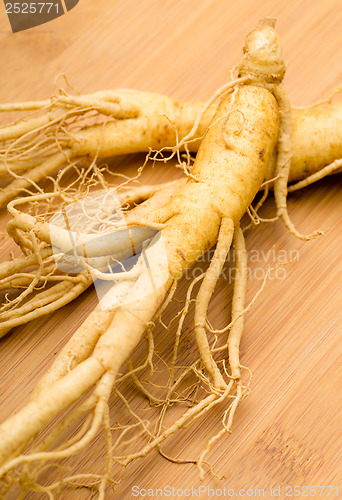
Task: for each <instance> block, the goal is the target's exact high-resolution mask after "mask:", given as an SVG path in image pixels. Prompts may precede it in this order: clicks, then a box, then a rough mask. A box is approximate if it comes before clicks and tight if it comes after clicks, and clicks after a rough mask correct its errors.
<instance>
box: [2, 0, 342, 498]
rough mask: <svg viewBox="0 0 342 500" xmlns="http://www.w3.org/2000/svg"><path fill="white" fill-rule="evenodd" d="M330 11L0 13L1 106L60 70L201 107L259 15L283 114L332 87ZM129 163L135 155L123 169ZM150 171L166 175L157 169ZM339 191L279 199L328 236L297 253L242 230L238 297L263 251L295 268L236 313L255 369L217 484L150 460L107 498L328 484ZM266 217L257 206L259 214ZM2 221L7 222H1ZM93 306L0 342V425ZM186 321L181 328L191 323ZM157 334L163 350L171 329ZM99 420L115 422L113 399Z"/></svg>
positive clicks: (222, 306)
mask: <svg viewBox="0 0 342 500" xmlns="http://www.w3.org/2000/svg"><path fill="white" fill-rule="evenodd" d="M341 7H342V5H341V2H340V0H336V1H333V0H314V1H313V0H303V1H299V0H278V1H276V0H263V1H257V0H216V1H214V0H173V1H172V0H164V1H160V0H140V1H138V0H120V1H118V0H96V1H92V0H80V2H79V4H78V5H77V6H76V7H75V8H74V9H73V10H72V11H70V12H69V13H68V14H66V15H64V16H62V17H61V18H59V19H57V20H54V21H52V22H50V23H48V24H46V25H43V26H40V27H37V28H34V29H31V30H28V31H24V32H20V33H16V34H12V33H11V31H10V26H9V22H8V20H7V18H6V14H5V10H4V6H3V4H2V3H1V6H0V40H1V51H0V62H1V68H2V69H1V71H0V100H1V101H2V102H6V101H15V100H28V99H37V98H39V99H42V98H47V97H49V96H50V94H51V92H52V90H53V85H54V80H55V77H56V75H57V74H58V73H61V72H64V73H66V74H67V76H68V78H69V80H70V82H71V83H72V85H74V86H75V87H76V88H77V89H78V90H79V91H81V92H91V91H96V90H99V89H106V88H115V87H132V88H137V89H142V90H151V91H157V92H161V93H165V94H169V95H172V96H175V97H178V98H181V99H188V100H206V99H207V98H208V97H209V96H210V95H211V93H212V92H213V91H214V90H215V89H216V88H217V87H219V86H220V85H222V84H223V83H224V82H225V80H226V79H227V75H228V70H229V69H230V68H231V67H232V66H233V65H234V64H236V63H237V62H238V61H239V58H240V56H241V48H242V45H243V41H244V37H245V35H246V33H248V32H249V31H250V30H251V29H253V27H255V25H256V24H257V21H258V20H259V18H261V17H264V16H272V17H276V18H277V19H278V22H277V29H278V32H279V33H280V35H281V36H282V39H283V47H284V55H285V59H286V61H287V63H288V71H287V76H286V83H285V88H286V90H287V91H288V94H289V97H290V99H291V101H292V103H293V104H294V105H309V104H310V103H312V102H314V101H315V100H317V99H321V98H324V97H325V96H327V95H328V93H329V92H330V91H331V90H332V89H333V87H335V86H337V85H340V84H341V80H342V78H341V77H342V75H341V60H342V49H341V47H342V8H341ZM140 160H141V158H134V159H132V160H131V162H132V163H131V165H137V164H138V162H139V161H140ZM117 166H118V167H120V161H119V160H118V161H117ZM153 175H154V176H155V177H154V179H157V178H158V176H160V177H162V178H163V179H165V178H166V177H167V175H168V173H167V170H166V167H160V171H157V170H155V171H154V173H153ZM341 180H342V177H341V175H339V176H335V177H334V178H330V179H327V180H324V181H322V182H320V183H319V184H317V185H314V186H312V187H310V188H307V189H305V190H303V191H302V192H298V193H297V194H294V195H291V196H290V197H289V210H290V214H291V216H292V219H293V221H294V222H295V224H296V226H297V227H298V229H299V230H301V231H302V232H310V231H312V230H315V229H317V228H320V229H324V230H326V236H324V237H321V238H318V239H316V240H315V241H311V242H301V241H298V240H296V239H295V238H294V237H292V236H290V235H289V233H288V232H287V230H286V229H285V228H284V226H283V225H282V223H280V222H277V223H275V224H263V225H262V226H259V227H257V228H256V229H254V230H253V231H249V232H248V234H247V247H248V250H249V251H251V250H253V249H254V250H258V251H259V252H261V251H262V250H263V251H264V256H263V257H261V258H260V262H256V263H255V262H254V263H253V262H250V268H251V270H252V277H251V279H250V281H249V284H248V299H249V300H250V299H251V298H252V297H253V296H254V294H255V293H256V291H257V290H258V288H259V287H260V285H261V280H260V273H261V272H262V271H260V272H259V271H257V269H259V268H261V269H265V268H266V267H267V266H269V265H271V264H272V263H273V251H274V254H275V256H276V258H278V257H279V255H280V252H281V251H283V250H285V251H286V252H287V254H286V255H287V256H290V252H291V251H292V252H293V251H295V250H298V252H299V259H298V261H297V262H294V263H292V264H289V265H287V266H286V268H285V271H286V279H277V280H272V281H269V282H268V283H267V285H266V288H265V290H264V291H263V293H262V295H261V297H260V298H259V300H258V301H257V303H256V304H255V306H254V307H253V309H252V310H251V311H250V312H249V313H248V315H247V317H246V327H245V334H244V338H243V341H242V363H243V364H245V365H247V366H249V368H250V369H251V370H252V372H253V380H252V386H251V387H252V393H251V395H250V396H249V397H248V398H247V399H246V400H244V402H243V403H242V404H241V406H240V408H239V410H238V412H237V415H236V420H235V424H234V430H233V433H232V435H231V436H225V437H224V438H223V439H222V440H221V441H220V442H219V444H218V445H217V446H216V447H215V448H214V449H213V451H212V452H211V454H210V455H209V457H208V458H209V459H210V463H211V464H212V465H213V467H214V471H215V473H217V474H218V475H219V476H222V475H224V476H225V479H224V480H219V479H217V478H215V477H212V476H210V474H208V475H207V476H206V477H205V479H204V480H203V481H200V480H199V477H198V472H197V470H196V468H195V467H194V466H193V465H176V464H171V463H169V462H167V461H166V460H165V459H163V458H162V457H161V456H160V455H158V454H157V453H151V455H150V456H149V457H147V458H146V459H143V460H139V461H137V462H136V463H135V464H132V465H131V466H129V467H128V469H127V470H126V474H125V475H124V476H123V479H122V481H121V483H120V484H119V486H118V487H117V488H116V490H115V493H113V492H111V491H110V490H108V498H109V499H113V500H115V499H118V498H124V499H126V498H127V499H128V498H131V488H132V486H133V485H137V486H139V487H140V488H157V487H159V488H162V487H163V486H165V485H171V486H174V487H175V488H176V489H177V488H186V487H191V486H194V487H198V486H199V485H210V486H211V487H212V488H223V487H224V486H225V487H226V488H227V489H228V488H234V489H235V491H237V490H238V489H240V488H245V489H247V488H251V489H254V488H263V489H264V490H265V496H264V498H270V497H271V496H270V487H278V486H281V488H282V490H281V491H282V493H281V498H284V497H285V486H286V485H289V486H302V485H308V486H317V485H333V486H336V485H337V484H338V481H339V480H340V479H341V449H342V439H341V429H342V413H341V399H342V398H341V396H342V391H341V378H342V368H341V366H342V364H341V354H342V351H341V333H340V332H341V318H342V313H341V311H342V308H341V301H342V288H341V272H342V263H341V248H342V234H341V213H342V197H341ZM273 213H274V203H273V200H272V199H269V200H268V202H267V205H266V209H265V212H264V214H266V215H269V216H270V215H272V214H273ZM5 220H6V216H5V215H3V223H2V224H3V226H4V221H5ZM269 250H271V251H272V252H271V254H270V255H268V258H267V252H268V251H269ZM7 258H8V252H7V251H6V252H3V256H2V259H7ZM258 273H259V274H258ZM258 276H259V277H258ZM185 286H186V283H185V284H183V290H184V289H185ZM230 299H231V285H229V284H228V283H227V282H225V281H224V280H221V281H220V283H219V285H218V287H217V291H216V295H215V298H214V299H213V300H212V302H211V305H210V314H209V318H210V319H211V320H212V322H213V323H214V324H215V325H217V326H218V327H222V326H223V325H224V324H225V323H226V322H227V320H228V314H229V303H230ZM95 303H96V294H95V293H94V291H88V292H87V293H85V294H84V295H83V296H82V297H80V298H79V299H78V300H76V301H75V302H74V303H73V304H71V305H69V306H67V307H65V308H64V309H63V310H62V311H58V312H57V313H56V314H54V315H52V316H50V317H48V318H41V319H39V320H37V321H34V322H32V323H30V324H28V325H27V326H24V327H19V328H17V329H15V331H13V332H12V333H10V334H9V335H7V337H6V338H4V339H2V340H1V342H0V343H1V349H0V363H1V364H0V366H1V386H0V403H1V406H0V408H1V410H0V411H1V418H5V417H7V416H8V415H9V414H11V413H13V411H15V409H18V408H20V407H21V406H22V405H23V404H24V403H25V401H26V400H27V398H28V396H29V393H30V390H31V389H32V388H33V386H34V384H35V382H36V381H37V380H38V378H39V376H40V375H41V374H42V373H43V371H44V369H45V368H46V367H47V366H48V365H49V363H50V362H51V360H52V359H53V357H54V355H55V354H56V353H57V352H58V350H59V349H60V348H61V346H62V345H63V344H64V342H65V341H66V339H67V338H69V337H70V335H71V334H72V333H73V331H75V329H76V327H77V326H78V325H79V324H80V323H81V322H82V320H83V319H84V317H85V316H86V315H87V314H88V312H89V310H90V309H91V308H92V307H93V306H94V305H95ZM170 314H172V312H171V313H170ZM187 325H188V330H189V331H190V333H191V325H192V323H191V318H189V320H188V323H187ZM173 334H174V332H173ZM160 335H161V336H163V335H164V336H165V333H163V332H161V333H160ZM168 335H171V338H170V339H169V340H168V341H167V342H169V345H170V346H172V332H171V333H170V334H168ZM194 356H197V354H196V352H195V351H194ZM127 391H128V393H129V391H131V389H130V388H129V387H128V388H127ZM132 394H133V395H134V392H133V393H132ZM111 415H112V419H113V421H115V419H116V405H115V401H114V400H113V401H112V403H111ZM219 428H220V424H219V420H218V414H213V415H210V416H208V418H206V420H202V421H199V422H198V424H197V425H196V426H195V427H194V428H193V429H192V430H191V431H190V432H187V433H180V435H178V437H176V438H175V439H173V441H171V442H170V444H169V445H168V446H167V448H166V449H167V452H168V453H170V454H172V455H173V456H181V457H196V456H197V455H198V453H199V452H200V451H201V450H202V448H203V446H204V443H205V442H206V439H207V438H208V436H209V435H210V434H212V433H214V432H217V431H218V430H219ZM102 451H103V448H102V444H101V443H100V442H99V441H96V442H95V443H93V445H92V446H91V448H89V449H88V451H87V454H86V455H85V456H84V457H83V459H82V460H83V462H82V463H83V466H84V467H85V468H86V469H87V470H88V471H91V470H95V471H97V470H101V467H102V462H101V460H100V456H101V453H102ZM339 460H340V463H339ZM81 465H82V464H81ZM81 465H80V464H78V465H75V467H81ZM78 470H80V469H78ZM49 477H50V476H49V473H48V472H47V478H49ZM341 488H342V485H341ZM255 496H256V495H255ZM323 496H325V495H323ZM90 497H91V493H89V492H88V491H86V490H78V491H76V492H75V491H70V490H63V492H61V493H60V494H59V495H58V496H57V498H61V499H69V498H70V499H74V498H77V499H78V498H79V499H83V498H84V499H86V498H90ZM8 498H17V497H16V496H15V495H14V496H12V497H10V496H9V497H8ZM27 498H32V499H33V498H40V496H38V497H37V496H36V495H29V496H28V497H27ZM329 498H335V496H334V494H333V493H331V494H330V497H329Z"/></svg>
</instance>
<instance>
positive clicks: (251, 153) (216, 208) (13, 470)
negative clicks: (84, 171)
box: [0, 24, 286, 498]
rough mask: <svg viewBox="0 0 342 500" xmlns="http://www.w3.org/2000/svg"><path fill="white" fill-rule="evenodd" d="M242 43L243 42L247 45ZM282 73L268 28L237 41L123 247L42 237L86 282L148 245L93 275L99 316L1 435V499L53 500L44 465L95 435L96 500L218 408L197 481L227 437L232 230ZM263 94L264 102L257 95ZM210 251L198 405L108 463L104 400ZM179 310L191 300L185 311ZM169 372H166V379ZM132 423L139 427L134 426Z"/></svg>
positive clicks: (238, 395) (239, 300)
mask: <svg viewBox="0 0 342 500" xmlns="http://www.w3.org/2000/svg"><path fill="white" fill-rule="evenodd" d="M250 40H251V41H252V43H249V42H250ZM256 47H257V48H258V50H257V55H258V64H256V57H255V48H256ZM251 55H253V57H251ZM250 61H252V64H250ZM284 68H285V65H284V62H283V60H282V56H281V48H280V40H279V37H278V35H277V34H276V33H275V31H274V29H273V28H272V27H271V26H267V24H266V25H262V26H261V27H260V28H258V29H257V30H255V32H254V33H253V36H252V37H248V38H247V43H246V46H245V50H244V58H243V62H242V64H241V67H240V77H239V78H238V79H237V80H236V81H235V82H231V83H230V84H229V85H227V86H226V88H225V89H224V90H225V91H224V95H223V96H222V99H221V102H220V104H219V107H218V110H217V112H216V114H215V116H214V118H213V121H212V123H211V125H210V127H209V130H208V132H207V133H206V135H205V137H204V139H203V141H202V143H201V146H200V149H199V151H198V155H197V158H196V161H195V163H194V165H193V168H192V172H191V176H189V178H188V180H187V182H186V184H185V186H183V187H182V188H181V189H179V190H178V191H177V193H176V194H175V195H173V196H172V197H171V199H170V201H169V202H168V203H167V204H166V205H164V206H162V207H159V208H156V209H152V210H151V211H150V212H149V213H147V214H146V213H145V214H144V213H141V212H139V207H138V208H137V212H136V213H135V214H134V213H133V211H132V214H131V217H130V220H129V224H130V226H129V228H130V231H131V233H130V235H131V237H130V239H129V241H128V244H126V245H124V247H122V239H121V238H120V237H118V238H117V236H118V234H120V229H122V228H118V231H113V232H112V234H110V238H109V241H110V245H112V246H111V248H110V249H109V246H107V243H108V241H107V237H108V236H106V235H105V237H103V238H102V237H101V238H100V241H97V242H96V241H95V244H94V242H93V240H92V238H86V237H84V235H82V234H79V235H76V236H77V239H76V243H75V245H74V246H73V247H72V249H70V232H69V231H65V230H62V229H59V230H58V229H55V228H53V229H52V233H53V235H54V238H55V242H54V245H55V247H56V248H57V253H58V252H59V253H60V254H65V255H66V257H70V258H74V259H75V260H76V262H77V263H82V262H83V265H84V266H85V267H86V269H87V270H88V271H89V272H94V271H93V270H94V269H95V265H94V264H95V261H96V259H98V258H100V259H104V258H105V257H106V256H107V255H108V253H110V254H113V255H115V256H116V257H118V259H119V256H120V255H121V252H123V253H125V251H126V250H127V247H129V248H131V246H132V240H133V241H134V242H135V241H136V240H135V238H136V239H137V240H139V239H140V241H141V240H142V239H143V238H150V237H152V241H151V242H150V243H149V245H148V246H147V247H146V248H144V246H143V245H142V253H141V257H140V258H139V260H138V261H137V263H136V264H135V265H134V267H133V268H132V269H130V270H123V272H122V273H121V276H119V275H118V274H120V273H115V274H114V273H113V275H110V274H109V275H108V273H105V272H103V271H101V270H100V271H98V272H99V273H101V274H99V277H102V278H103V279H105V276H106V277H107V278H106V279H108V278H109V279H111V278H112V279H113V280H114V281H118V280H119V282H118V283H117V284H116V285H115V286H114V287H113V288H112V289H111V290H110V291H109V292H108V293H107V294H106V295H105V296H104V297H103V299H102V300H101V302H100V305H99V307H98V308H97V309H96V310H95V311H94V312H93V313H91V314H90V315H89V317H88V318H87V320H86V321H85V322H84V323H83V325H82V326H81V327H80V328H79V329H78V331H77V332H76V333H75V335H74V336H73V337H72V338H71V340H70V341H69V343H68V345H67V346H66V347H65V348H64V349H63V351H62V352H61V353H60V355H59V356H58V358H57V359H56V360H55V362H54V364H53V365H52V367H51V368H50V370H49V371H48V372H47V373H46V375H45V376H44V377H43V378H42V380H41V381H40V382H39V383H38V385H37V387H36V389H35V391H34V393H33V395H32V397H31V400H30V402H29V403H28V404H27V405H26V406H25V407H24V408H22V409H21V410H20V411H19V412H18V413H17V414H15V415H14V416H13V417H11V418H9V419H8V420H7V421H5V422H3V423H2V425H1V426H0V475H1V476H2V477H3V479H4V482H5V487H4V488H5V489H6V488H7V489H8V488H10V486H11V484H13V483H16V482H19V483H20V484H21V486H22V487H23V488H24V490H34V491H41V492H45V493H49V494H50V496H51V495H52V492H53V490H54V489H56V488H59V487H60V486H61V483H63V480H60V481H58V483H55V484H52V485H51V484H50V485H48V486H47V485H45V486H43V485H41V484H39V479H40V478H39V473H40V470H41V468H43V467H44V464H45V463H46V462H49V461H56V460H58V459H63V458H67V457H70V456H72V455H75V454H77V453H79V452H80V451H81V450H82V449H84V448H85V447H86V446H87V445H88V444H89V443H90V441H91V440H92V439H93V438H94V437H95V435H96V434H97V432H98V431H99V429H100V427H101V426H103V427H104V429H105V436H106V443H107V450H108V455H107V460H106V470H105V473H104V475H103V477H101V478H97V479H99V497H100V498H104V494H105V487H106V484H107V482H108V481H110V480H111V470H112V466H113V463H114V462H117V463H119V464H121V465H124V466H126V465H127V464H129V463H130V462H132V461H133V460H135V459H137V458H139V457H143V456H145V455H146V454H147V453H148V452H149V451H151V450H152V449H154V448H159V447H160V445H161V443H162V442H163V441H165V440H166V439H167V438H168V437H170V436H171V435H173V434H174V433H175V432H176V431H177V430H178V429H180V428H184V427H187V426H188V425H190V424H191V423H193V422H194V421H196V420H197V419H198V418H200V417H201V416H204V415H205V414H206V413H207V412H208V411H209V409H210V408H212V407H214V406H217V405H219V404H221V405H222V407H223V419H222V425H223V426H222V431H220V432H219V433H218V434H217V435H215V436H213V437H212V438H211V439H210V440H209V441H208V443H207V446H206V448H205V449H204V451H203V453H202V454H201V456H200V457H199V458H198V459H197V460H196V462H197V464H198V466H199V469H200V471H201V473H203V461H204V458H205V456H206V454H207V453H208V451H209V450H210V447H211V445H212V444H213V443H214V442H215V441H216V440H217V439H219V438H220V437H221V435H222V434H224V433H226V432H230V430H231V426H232V421H233V416H234V412H235V410H236V407H237V405H238V403H239V401H240V400H241V399H242V398H243V397H244V396H245V395H246V394H247V390H246V387H244V386H243V383H242V379H241V373H240V370H241V365H240V361H239V342H240V338H241V334H242V328H243V313H244V296H245V288H246V260H245V257H244V251H243V250H244V239H243V234H242V231H241V229H240V226H239V223H240V219H241V217H242V216H243V214H244V213H245V212H246V210H247V208H248V207H249V205H250V204H251V202H252V200H253V198H254V196H255V194H256V193H257V192H258V190H259V189H260V186H261V184H262V182H263V180H264V178H265V176H266V172H267V168H268V166H269V163H270V161H271V158H272V156H273V155H274V154H275V151H276V149H277V146H278V149H280V151H282V148H281V146H279V144H278V138H279V140H280V141H281V140H282V133H283V128H282V127H281V120H280V118H279V115H280V112H281V110H279V107H278V104H277V100H276V99H275V97H274V96H273V93H272V92H274V93H275V94H276V96H278V95H279V94H280V92H281V91H280V90H279V83H280V82H281V80H282V78H283V76H284ZM265 86H266V87H268V88H269V89H270V90H272V92H271V91H270V90H269V89H265V88H263V87H265ZM231 88H233V91H232V92H230V89H231ZM279 101H280V100H279ZM285 132H286V129H285ZM280 144H281V143H280ZM276 163H277V166H276V168H277V169H278V170H279V168H281V166H279V164H278V163H279V162H277V161H276ZM12 207H13V204H12ZM13 208H14V207H13ZM30 217H31V216H29V215H27V214H19V213H18V214H16V218H17V220H16V226H15V227H13V228H12V229H13V231H14V233H16V235H14V236H16V237H17V238H18V243H19V244H21V245H24V243H23V241H22V240H21V241H19V240H20V237H22V235H20V232H19V230H18V228H19V229H20V225H23V226H25V224H31V226H30V232H31V234H32V246H33V245H34V244H36V242H35V238H37V239H39V240H41V241H46V240H47V239H48V238H49V236H48V235H47V229H48V228H47V226H46V225H44V223H40V222H39V221H38V222H37V220H36V219H35V218H32V219H33V220H31V219H30ZM151 229H154V230H157V229H159V230H160V231H159V232H158V233H157V234H156V235H155V236H153V235H151V234H150V233H149V231H150V230H151ZM50 234H51V233H50ZM19 235H20V236H19ZM50 240H51V236H50ZM233 240H234V244H235V247H236V254H237V255H238V257H237V269H238V272H237V279H236V282H235V286H234V296H233V307H232V320H233V321H232V327H231V329H230V332H229V335H228V339H227V342H226V346H225V348H224V350H220V351H219V352H220V353H221V354H223V358H222V359H221V360H220V359H217V357H216V355H215V354H216V353H217V351H215V350H214V348H213V346H212V343H211V342H210V339H209V337H208V335H207V331H208V329H207V319H206V311H207V307H208V304H209V301H210V298H211V295H212V293H213V291H214V288H215V284H216V281H217V279H218V276H219V274H220V272H221V270H222V267H223V265H224V262H225V259H226V255H227V252H228V250H229V248H230V245H231V243H232V241H233ZM215 244H216V249H215V253H214V256H213V258H212V261H211V263H210V265H209V268H208V270H207V272H206V273H205V274H203V276H201V277H199V278H197V279H196V281H197V282H198V281H200V280H201V279H202V283H201V286H200V289H199V292H198V296H197V300H196V307H195V338H196V343H197V347H198V358H197V359H196V358H194V363H193V364H192V365H191V367H190V370H192V371H193V372H194V373H195V374H196V375H197V376H198V377H199V379H200V380H201V381H202V382H203V384H204V385H205V386H206V391H207V395H206V396H204V397H203V398H202V399H201V400H199V401H196V402H193V404H192V405H190V407H189V408H188V409H187V410H186V411H185V413H184V414H183V415H182V416H181V417H179V418H178V419H176V420H175V421H174V423H173V424H171V425H170V426H168V427H166V428H165V427H162V426H161V425H160V427H159V429H158V430H157V431H155V432H153V431H150V430H147V429H146V427H144V429H146V432H147V433H148V436H149V440H148V442H147V444H146V445H144V446H143V447H142V448H141V449H140V450H136V451H135V452H133V453H129V454H127V453H126V454H125V455H118V454H117V453H116V446H114V444H113V441H112V439H113V438H112V431H111V428H110V423H109V414H108V398H109V396H110V394H111V392H112V390H113V387H115V390H116V393H117V395H118V397H120V398H121V399H122V398H123V396H122V395H121V396H120V393H119V391H118V389H117V386H116V383H117V381H116V379H117V377H118V373H119V370H120V367H121V366H122V364H123V363H124V362H125V361H128V367H129V369H130V372H129V375H130V376H132V379H133V381H134V382H135V383H137V385H138V387H140V388H141V389H142V390H143V386H142V384H141V383H140V386H139V380H137V369H135V368H134V367H133V366H132V363H131V361H130V359H129V357H130V355H131V353H132V352H133V350H134V349H135V347H136V346H137V344H138V342H139V341H140V339H141V337H142V335H143V333H144V332H145V330H146V329H147V330H148V331H150V330H151V329H152V327H153V320H155V319H156V317H158V314H160V311H161V310H163V308H164V307H165V306H166V304H167V301H168V297H167V291H168V290H169V289H171V293H172V291H173V290H174V287H175V284H176V283H177V281H178V280H179V278H180V277H181V276H182V275H183V274H184V273H185V271H186V270H187V269H189V267H191V266H192V265H193V264H194V262H195V261H196V259H197V258H198V257H199V256H200V255H202V254H203V253H204V252H205V251H206V250H208V249H209V248H211V247H213V246H214V245H215ZM27 245H29V242H27ZM160 245H162V246H160ZM161 248H164V249H165V251H162V250H161ZM84 249H85V252H84V251H83V250H84ZM106 249H108V252H107V251H106ZM101 265H103V261H102V260H101ZM101 265H100V267H101ZM192 286H193V285H191V288H190V290H189V293H188V297H187V298H188V299H190V294H191V292H192ZM188 302H189V300H188V301H187V305H188ZM101 304H102V308H101ZM186 307H187V306H186ZM185 312H186V308H185ZM183 313H184V311H183ZM182 320H183V315H182V316H181V321H182ZM180 332H181V322H180V327H179V330H178V331H177V338H178V339H179V335H180ZM175 351H176V347H175ZM225 351H226V354H228V353H229V371H230V373H229V371H228V368H227V366H226V365H227V363H226V360H225ZM173 367H174V362H172V366H171V371H172V369H173ZM177 384H178V380H173V378H172V377H171V382H170V384H169V385H168V391H167V400H168V401H169V400H170V399H172V397H174V392H176V390H175V386H177ZM145 393H146V391H145ZM85 395H86V396H85ZM83 396H85V397H83ZM82 397H83V398H82ZM81 398H82V399H81ZM80 400H81V401H80ZM122 401H125V400H124V399H122ZM77 402H78V404H77ZM126 403H127V402H126ZM126 403H125V404H126ZM71 405H73V408H72V410H71V412H70V413H69V414H68V415H67V416H66V417H64V418H63V419H62V420H59V421H58V422H56V423H55V425H54V426H50V427H49V429H48V431H47V430H46V427H47V426H49V425H50V423H51V422H52V421H53V420H54V419H55V418H56V417H58V416H60V415H61V413H62V412H63V411H65V410H66V409H67V408H69V407H70V406H71ZM81 415H86V419H85V421H84V424H83V425H82V427H81V428H80V429H79V430H78V431H77V432H76V434H75V435H74V436H73V437H72V438H70V439H69V441H67V442H64V443H62V444H60V443H59V444H58V437H59V436H60V435H61V434H62V433H63V430H65V429H66V428H68V427H70V425H71V424H72V422H73V421H74V420H76V419H77V418H79V417H80V416H81ZM140 423H141V425H144V423H143V422H142V421H141V422H140ZM44 429H45V434H44V439H43V440H42V441H41V442H39V440H36V439H35V440H34V442H33V443H32V444H31V447H30V448H29V450H28V451H27V452H26V453H24V451H25V446H26V445H27V443H28V442H29V441H30V440H31V439H32V438H36V436H37V434H38V433H39V432H41V431H43V430H44ZM123 432H124V431H123ZM37 464H39V466H40V467H39V466H38V467H37ZM78 479H79V476H77V477H76V476H75V477H74V478H73V477H68V478H66V479H64V481H65V482H67V483H72V482H73V481H77V480H78ZM6 483H7V484H6Z"/></svg>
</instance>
